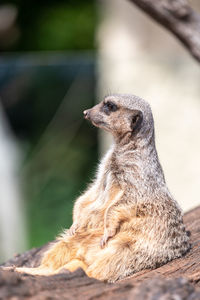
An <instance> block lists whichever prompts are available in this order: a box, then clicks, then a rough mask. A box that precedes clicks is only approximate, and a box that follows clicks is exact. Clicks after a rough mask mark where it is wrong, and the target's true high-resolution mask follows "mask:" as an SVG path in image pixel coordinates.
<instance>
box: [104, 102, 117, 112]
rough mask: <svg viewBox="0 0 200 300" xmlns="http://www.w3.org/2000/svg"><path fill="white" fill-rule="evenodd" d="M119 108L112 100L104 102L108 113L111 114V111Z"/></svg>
mask: <svg viewBox="0 0 200 300" xmlns="http://www.w3.org/2000/svg"><path fill="white" fill-rule="evenodd" d="M116 110H118V107H117V105H116V104H115V103H113V102H111V101H107V102H105V103H104V104H103V111H104V112H105V113H106V114H109V113H111V112H114V111H116Z"/></svg>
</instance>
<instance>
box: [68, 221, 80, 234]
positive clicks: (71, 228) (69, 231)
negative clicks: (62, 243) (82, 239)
mask: <svg viewBox="0 0 200 300" xmlns="http://www.w3.org/2000/svg"><path fill="white" fill-rule="evenodd" d="M77 229H78V225H77V224H72V226H71V227H70V228H69V230H68V232H67V233H68V234H69V235H71V236H72V235H75V233H76V230H77Z"/></svg>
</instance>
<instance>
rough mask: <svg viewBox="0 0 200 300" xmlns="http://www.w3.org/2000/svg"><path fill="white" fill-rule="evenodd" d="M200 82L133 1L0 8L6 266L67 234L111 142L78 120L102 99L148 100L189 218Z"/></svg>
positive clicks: (0, 240)
mask: <svg viewBox="0 0 200 300" xmlns="http://www.w3.org/2000/svg"><path fill="white" fill-rule="evenodd" d="M191 3H192V6H193V7H195V9H196V10H198V11H200V3H199V1H198V0H196V1H191ZM199 82H200V65H198V63H197V62H196V61H194V60H193V59H192V58H191V57H190V55H189V54H188V53H187V52H186V50H185V49H184V48H183V47H182V45H180V44H179V42H178V41H177V40H175V38H174V37H173V36H171V34H170V33H168V32H167V31H166V30H164V29H163V28H161V27H160V25H158V24H156V23H154V21H153V20H151V19H149V17H147V16H146V15H144V14H143V13H142V12H141V11H139V10H138V9H137V8H136V7H135V6H134V5H133V4H131V3H130V2H128V1H126V0H99V1H97V0H85V1H81V0H76V1H72V0H65V1H62V0H57V1H55V0H41V1H38V2H37V1H33V0H29V1H28V0H26V1H25V0H15V1H14V0H13V1H12V0H10V1H1V4H0V261H3V260H6V259H8V258H10V257H11V256H13V255H14V254H15V253H19V252H23V251H24V250H26V249H29V248H31V247H38V246H41V245H43V244H45V243H46V242H48V241H50V240H53V239H54V238H55V236H56V235H57V234H58V233H60V232H61V231H62V229H63V228H68V227H69V226H70V225H71V222H72V207H73V203H74V200H75V199H76V197H77V196H78V195H80V193H81V192H82V191H83V190H84V189H85V187H86V185H87V183H88V182H89V181H90V180H91V179H92V178H93V176H94V173H95V169H96V165H97V163H98V161H99V159H100V157H101V156H102V155H103V153H104V152H105V151H106V149H107V148H108V147H109V145H110V143H111V138H110V136H107V135H106V134H105V133H101V132H100V133H98V131H97V129H95V128H93V127H92V126H91V125H90V124H89V123H87V122H86V121H84V120H83V118H82V111H83V110H84V109H86V108H89V107H91V106H92V105H94V104H95V102H98V101H100V100H101V99H102V98H103V97H104V96H105V95H107V94H111V93H133V94H136V95H139V96H141V97H144V98H145V99H147V100H148V101H149V102H150V104H151V106H152V109H153V113H154V118H155V127H156V143H157V148H158V154H159V157H160V160H161V164H162V166H163V168H164V171H165V176H166V180H167V183H168V185H169V188H170V190H171V192H172V194H173V195H174V197H175V198H176V199H177V201H178V202H179V204H180V205H181V207H182V208H183V210H184V211H187V210H189V209H191V208H193V207H195V206H197V205H199V204H200V199H199V180H200V156H199V153H200V140H199V132H200V85H199Z"/></svg>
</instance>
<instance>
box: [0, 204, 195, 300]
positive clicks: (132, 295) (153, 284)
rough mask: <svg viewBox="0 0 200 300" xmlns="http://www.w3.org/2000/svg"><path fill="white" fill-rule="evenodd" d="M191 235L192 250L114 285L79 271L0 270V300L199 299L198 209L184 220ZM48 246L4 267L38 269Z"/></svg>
mask: <svg viewBox="0 0 200 300" xmlns="http://www.w3.org/2000/svg"><path fill="white" fill-rule="evenodd" d="M184 222H185V224H186V227H187V230H189V231H190V232H191V244H192V248H191V250H190V251H189V252H188V253H187V254H186V255H185V256H184V257H182V258H179V259H176V260H173V261H171V262H169V263H168V264H166V265H164V266H162V267H160V268H157V269H155V270H146V271H141V272H139V273H136V274H134V275H133V276H132V277H129V278H127V279H125V280H122V281H120V282H118V283H115V284H107V283H103V282H100V281H97V280H95V279H92V278H88V277H87V276H86V275H85V273H84V272H83V271H82V270H81V269H79V270H77V271H76V272H73V273H70V272H69V271H64V272H63V273H62V274H58V275H54V276H49V277H44V276H32V275H26V274H17V273H16V272H14V271H2V270H0V299H14V300H17V299H33V300H36V299H37V300H39V299H40V300H41V299H48V300H50V299H70V300H73V299H76V300H79V299H80V300H87V299H99V300H100V299H120V300H121V299H124V300H125V299H137V300H142V299H145V300H150V299H151V300H153V299H162V300H164V299H165V300H170V299H180V300H184V299H185V300H186V299H187V300H196V299H198V300H199V299H200V289H199V286H200V207H197V208H196V209H194V210H192V211H190V212H188V213H186V214H185V216H184ZM46 247H47V245H45V246H44V247H41V248H38V249H32V250H30V251H27V252H25V253H23V254H21V255H17V256H16V257H15V258H14V259H12V260H10V261H8V262H6V263H5V265H6V266H12V265H13V264H14V265H15V266H32V267H34V266H37V265H38V264H39V261H40V258H41V255H42V253H43V252H44V251H45V250H46Z"/></svg>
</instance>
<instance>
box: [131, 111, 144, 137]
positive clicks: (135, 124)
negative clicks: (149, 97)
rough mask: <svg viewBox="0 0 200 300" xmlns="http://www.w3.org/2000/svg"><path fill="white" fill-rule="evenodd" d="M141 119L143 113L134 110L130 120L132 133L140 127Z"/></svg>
mask: <svg viewBox="0 0 200 300" xmlns="http://www.w3.org/2000/svg"><path fill="white" fill-rule="evenodd" d="M142 121H143V113H142V112H141V111H140V110H135V111H134V113H133V115H132V120H131V129H132V131H133V133H135V132H136V131H138V130H139V129H140V126H141V124H142Z"/></svg>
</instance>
